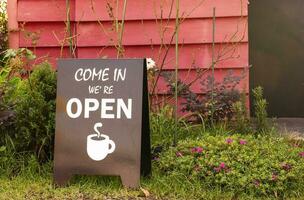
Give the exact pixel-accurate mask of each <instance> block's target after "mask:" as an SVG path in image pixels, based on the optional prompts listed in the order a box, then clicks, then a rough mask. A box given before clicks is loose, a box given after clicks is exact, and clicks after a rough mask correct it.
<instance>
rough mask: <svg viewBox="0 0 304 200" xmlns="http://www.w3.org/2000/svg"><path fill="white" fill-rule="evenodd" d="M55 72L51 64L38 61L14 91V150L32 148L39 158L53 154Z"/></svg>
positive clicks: (44, 158)
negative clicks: (31, 71) (38, 63)
mask: <svg viewBox="0 0 304 200" xmlns="http://www.w3.org/2000/svg"><path fill="white" fill-rule="evenodd" d="M55 100H56V74H55V72H54V71H53V70H52V69H51V66H50V64H48V63H42V64H40V65H37V66H36V68H35V69H34V70H33V73H32V74H31V75H30V76H29V78H28V79H26V80H23V81H22V84H21V85H20V86H19V87H18V88H17V90H16V91H15V92H14V94H11V95H10V100H9V101H11V102H15V107H14V111H15V113H16V121H15V128H16V130H15V134H14V135H11V136H10V137H12V138H13V141H14V143H15V144H14V146H15V147H16V148H17V151H18V152H20V151H30V152H33V153H34V154H35V155H36V156H37V157H38V158H39V160H40V161H43V160H46V159H48V158H51V157H52V153H53V137H54V129H55Z"/></svg>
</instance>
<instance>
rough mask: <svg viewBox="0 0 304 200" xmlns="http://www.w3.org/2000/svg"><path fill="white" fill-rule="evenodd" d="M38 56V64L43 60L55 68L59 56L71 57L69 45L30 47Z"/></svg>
mask: <svg viewBox="0 0 304 200" xmlns="http://www.w3.org/2000/svg"><path fill="white" fill-rule="evenodd" d="M29 49H30V50H31V51H33V52H34V54H35V55H36V56H37V59H36V61H35V63H36V64H38V63H41V62H43V61H47V62H49V63H50V64H51V65H52V67H53V68H55V69H56V68H57V63H56V60H57V59H58V58H70V50H69V48H68V47H64V48H62V49H61V48H60V47H46V48H29Z"/></svg>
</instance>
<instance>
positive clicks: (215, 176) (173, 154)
mask: <svg viewBox="0 0 304 200" xmlns="http://www.w3.org/2000/svg"><path fill="white" fill-rule="evenodd" d="M303 151H304V146H303V144H302V145H298V146H293V145H291V144H289V143H288V142H287V141H285V140H284V139H283V138H274V137H268V136H258V137H257V138H256V137H254V136H249V135H247V136H241V135H233V136H230V137H228V136H211V135H206V136H204V137H202V138H201V139H197V140H185V141H183V142H180V143H179V144H178V146H177V147H172V148H170V149H169V150H168V151H166V152H163V153H162V154H161V155H160V158H159V159H158V160H157V161H155V165H156V166H158V168H159V169H160V170H161V171H162V173H163V175H171V174H183V175H184V177H187V181H193V182H196V181H199V182H200V183H201V185H202V187H205V188H210V189H211V188H218V187H220V188H222V190H223V191H228V192H229V191H232V192H234V193H235V194H238V193H239V194H244V193H246V194H248V195H249V194H250V195H256V196H260V195H268V196H269V195H270V196H274V197H279V196H281V197H285V196H287V195H292V194H297V192H300V191H299V190H301V188H302V187H303V185H304V173H303V171H304V152H303ZM185 181H186V180H185Z"/></svg>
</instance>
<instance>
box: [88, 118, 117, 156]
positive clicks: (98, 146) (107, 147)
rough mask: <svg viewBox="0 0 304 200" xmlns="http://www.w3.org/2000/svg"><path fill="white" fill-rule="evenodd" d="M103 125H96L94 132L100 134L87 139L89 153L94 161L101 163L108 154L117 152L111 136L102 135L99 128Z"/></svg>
mask: <svg viewBox="0 0 304 200" xmlns="http://www.w3.org/2000/svg"><path fill="white" fill-rule="evenodd" d="M101 126H102V124H101V123H96V124H95V126H94V130H95V131H96V132H97V133H98V134H91V135H89V136H88V137H87V153H88V155H89V157H90V158H91V159H92V160H95V161H100V160H103V159H105V158H106V157H107V155H108V154H110V153H113V152H114V151H115V147H116V146H115V143H114V142H113V140H110V138H109V136H107V135H105V134H100V133H99V131H98V130H97V127H101Z"/></svg>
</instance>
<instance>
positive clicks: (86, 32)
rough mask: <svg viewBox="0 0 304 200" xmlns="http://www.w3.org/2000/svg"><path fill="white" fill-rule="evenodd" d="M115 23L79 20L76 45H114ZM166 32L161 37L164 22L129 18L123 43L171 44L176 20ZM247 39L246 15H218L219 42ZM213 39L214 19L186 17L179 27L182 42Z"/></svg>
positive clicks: (171, 22) (216, 38)
mask: <svg viewBox="0 0 304 200" xmlns="http://www.w3.org/2000/svg"><path fill="white" fill-rule="evenodd" d="M112 27H113V26H112V23H109V22H106V23H103V24H102V25H100V24H98V23H97V22H85V23H80V24H79V26H78V28H77V29H78V36H79V37H78V40H77V45H78V46H80V47H83V46H113V45H114V44H116V43H117V42H116V41H117V34H116V33H115V32H114V31H113V29H112ZM166 27H167V31H166V32H165V34H164V35H163V36H162V37H161V34H160V33H161V32H163V31H160V30H162V28H164V26H163V25H160V24H158V23H156V22H155V21H142V22H140V21H127V22H126V23H125V30H124V37H123V44H124V45H159V44H161V43H162V39H163V41H164V43H165V44H169V43H170V40H171V38H172V36H173V33H174V20H173V21H170V23H169V25H168V26H166ZM240 40H241V41H248V34H247V18H246V17H244V18H239V17H235V18H219V19H217V21H216V35H215V42H216V43H225V42H228V41H232V42H236V41H240ZM211 42H212V19H189V20H185V21H184V22H183V23H182V25H181V27H180V34H179V43H180V44H200V43H211Z"/></svg>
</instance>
